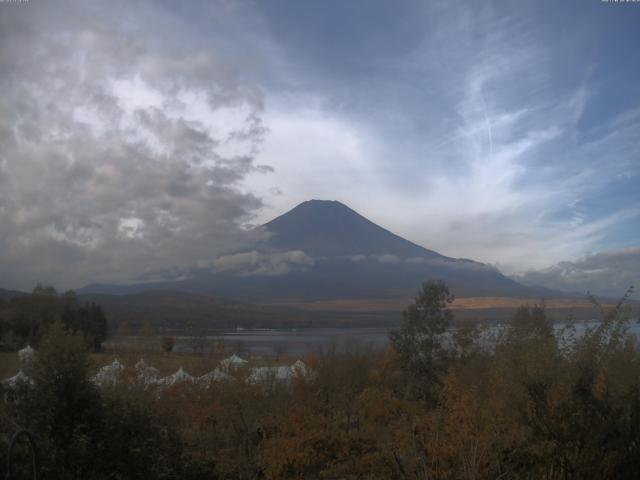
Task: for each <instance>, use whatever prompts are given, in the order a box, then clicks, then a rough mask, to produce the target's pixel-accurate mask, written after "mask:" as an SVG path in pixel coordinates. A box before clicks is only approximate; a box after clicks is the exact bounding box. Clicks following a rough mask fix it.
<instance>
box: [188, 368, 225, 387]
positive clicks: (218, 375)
mask: <svg viewBox="0 0 640 480" xmlns="http://www.w3.org/2000/svg"><path fill="white" fill-rule="evenodd" d="M228 378H229V375H227V374H226V373H224V372H223V371H222V370H220V369H219V368H216V369H215V370H212V371H211V372H209V373H205V374H204V375H202V376H200V377H198V378H197V379H196V382H197V383H198V385H200V386H203V387H208V386H209V385H211V383H212V382H219V381H221V380H227V379H228Z"/></svg>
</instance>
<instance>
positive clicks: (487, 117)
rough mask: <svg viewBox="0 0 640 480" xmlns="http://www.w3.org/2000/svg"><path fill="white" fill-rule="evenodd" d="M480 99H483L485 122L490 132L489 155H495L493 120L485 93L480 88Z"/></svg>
mask: <svg viewBox="0 0 640 480" xmlns="http://www.w3.org/2000/svg"><path fill="white" fill-rule="evenodd" d="M480 99H481V100H482V113H484V123H485V125H486V126H487V132H488V133H489V155H493V133H492V132H491V120H489V114H488V113H487V104H486V102H485V101H484V94H483V93H482V89H480Z"/></svg>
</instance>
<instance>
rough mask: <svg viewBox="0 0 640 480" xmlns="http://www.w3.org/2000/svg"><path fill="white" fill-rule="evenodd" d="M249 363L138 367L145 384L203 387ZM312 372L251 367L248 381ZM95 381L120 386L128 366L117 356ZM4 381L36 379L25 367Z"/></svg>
mask: <svg viewBox="0 0 640 480" xmlns="http://www.w3.org/2000/svg"><path fill="white" fill-rule="evenodd" d="M34 355H35V350H34V349H33V348H31V347H30V346H27V347H25V348H23V349H22V350H20V351H19V352H18V356H19V358H20V361H21V363H22V364H23V365H28V364H29V362H31V360H32V359H33V357H34ZM247 363H248V362H247V360H245V359H243V358H240V357H239V356H237V355H235V354H234V355H231V356H230V357H228V358H225V359H224V360H222V361H221V362H220V364H219V365H218V367H217V368H215V369H214V370H212V371H210V372H208V373H205V374H204V375H201V376H199V377H194V376H192V375H190V374H189V373H188V372H187V371H186V370H184V369H183V368H182V367H180V368H179V369H178V370H177V371H176V372H175V373H173V374H171V375H168V376H166V377H161V376H160V371H159V370H158V369H157V368H155V367H153V366H151V365H147V363H146V362H145V361H144V359H140V361H138V363H136V364H135V366H134V369H135V381H136V382H137V383H138V384H141V385H143V386H145V387H147V386H151V385H156V386H158V387H169V386H172V385H177V384H195V385H199V386H202V387H209V386H210V385H211V383H212V382H217V381H223V380H229V379H231V378H233V374H234V373H236V372H238V371H240V370H241V369H243V368H246V366H247ZM310 373H311V372H310V370H309V369H308V368H307V366H306V365H305V364H304V362H302V361H301V360H298V361H296V362H295V363H294V364H292V365H282V366H271V367H254V368H251V369H250V370H248V376H247V381H248V382H251V383H260V382H266V381H269V380H276V381H281V382H289V381H290V380H291V379H293V378H307V377H308V376H309V374H310ZM92 380H93V382H94V383H95V384H96V385H99V386H110V385H111V386H112V385H117V384H118V383H121V382H123V381H124V380H125V366H124V365H123V364H122V363H121V362H120V361H118V359H117V358H116V359H114V360H113V362H112V363H110V364H109V365H105V366H104V367H101V368H100V369H99V370H98V373H96V375H95V376H94V377H93V379H92ZM2 383H3V384H4V385H5V386H8V387H10V388H15V387H16V386H17V385H19V384H21V383H29V384H33V380H32V379H31V378H29V376H27V375H26V374H25V373H24V371H23V370H20V371H18V373H17V374H16V375H14V376H13V377H11V378H8V379H6V380H4V381H3V382H2Z"/></svg>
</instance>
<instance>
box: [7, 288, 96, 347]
mask: <svg viewBox="0 0 640 480" xmlns="http://www.w3.org/2000/svg"><path fill="white" fill-rule="evenodd" d="M55 321H60V322H62V324H63V326H64V328H65V330H66V331H67V332H69V333H74V332H79V333H80V334H82V336H84V338H85V340H86V341H87V343H88V344H89V345H90V346H91V347H92V348H93V349H94V350H100V348H101V346H102V342H104V341H105V340H106V338H107V335H108V333H109V332H108V324H107V318H106V315H105V313H104V311H103V310H102V307H101V306H100V305H98V304H97V303H95V302H81V301H79V300H78V298H77V296H76V294H75V293H74V292H73V291H68V292H66V293H64V294H59V293H58V292H57V291H56V290H55V289H54V288H53V287H45V286H42V285H37V286H36V287H35V288H34V289H33V291H32V292H31V294H28V295H26V294H16V295H13V296H12V297H11V298H9V299H6V300H5V299H2V298H0V342H1V344H2V345H3V346H4V347H5V348H13V349H18V348H21V347H23V346H25V345H27V344H29V345H31V346H33V347H37V346H38V345H39V344H40V342H41V340H42V338H43V336H45V335H46V334H47V331H48V330H49V328H50V327H51V325H52V324H53V323H54V322H55Z"/></svg>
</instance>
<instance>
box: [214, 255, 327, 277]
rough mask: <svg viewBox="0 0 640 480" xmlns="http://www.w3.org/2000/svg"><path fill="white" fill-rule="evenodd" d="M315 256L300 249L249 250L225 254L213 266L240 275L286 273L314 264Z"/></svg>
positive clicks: (218, 269) (215, 268) (220, 270)
mask: <svg viewBox="0 0 640 480" xmlns="http://www.w3.org/2000/svg"><path fill="white" fill-rule="evenodd" d="M314 263H315V262H314V260H313V258H311V257H309V256H308V255H307V254H305V253H304V252H302V251H300V250H290V251H286V252H275V253H264V252H258V251H256V250H252V251H249V252H242V253H235V254H230V255H223V256H220V257H218V258H216V259H215V260H214V261H213V264H212V266H213V268H214V270H216V271H219V272H228V273H234V274H238V275H246V276H254V275H285V274H287V273H290V272H291V271H292V270H294V269H296V268H305V267H309V266H312V265H314Z"/></svg>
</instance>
